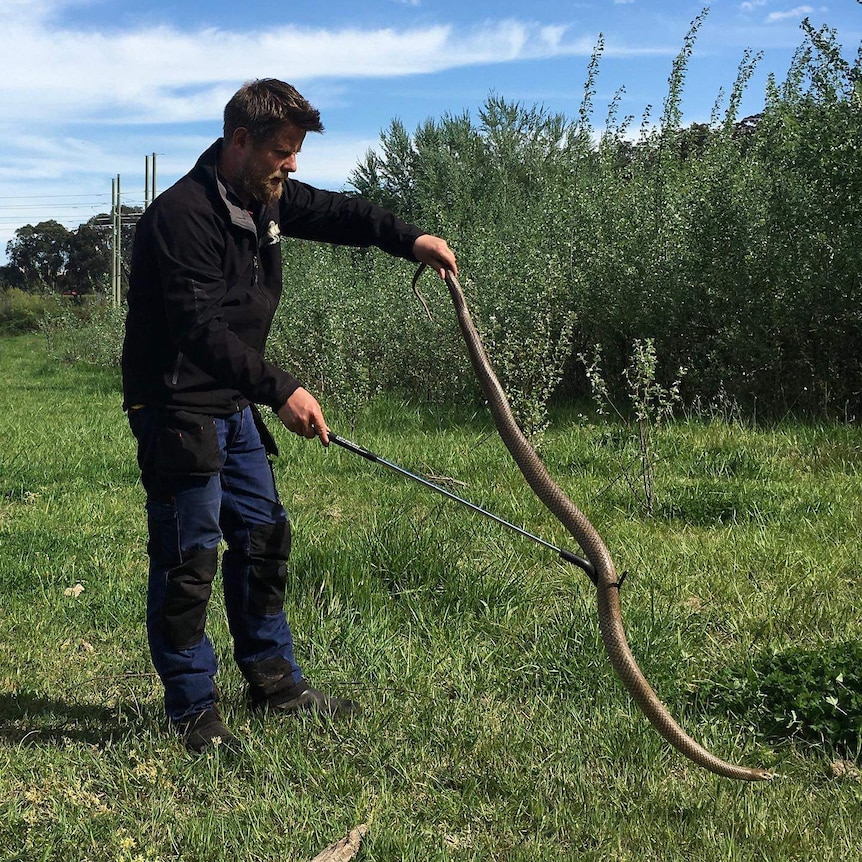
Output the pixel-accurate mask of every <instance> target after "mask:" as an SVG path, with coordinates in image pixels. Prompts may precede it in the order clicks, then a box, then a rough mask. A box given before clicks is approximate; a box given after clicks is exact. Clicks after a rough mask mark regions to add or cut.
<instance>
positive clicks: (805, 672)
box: [698, 641, 862, 757]
mask: <svg viewBox="0 0 862 862" xmlns="http://www.w3.org/2000/svg"><path fill="white" fill-rule="evenodd" d="M698 698H699V699H700V700H701V701H702V702H705V703H706V704H707V705H708V706H710V707H712V708H714V709H716V710H718V711H722V710H724V711H727V712H729V713H732V714H733V715H735V716H737V717H739V718H746V719H748V720H749V721H751V723H752V724H753V725H754V726H756V727H757V728H758V729H759V730H760V731H761V732H762V733H763V734H764V735H766V736H767V737H769V738H771V739H786V738H794V737H795V738H799V739H803V740H806V741H809V742H815V743H820V744H825V745H828V746H831V747H833V748H835V749H837V750H840V751H842V752H846V753H849V754H851V755H855V756H856V757H858V756H859V754H860V751H862V643H859V642H856V641H848V642H845V643H835V644H824V645H822V646H819V647H817V648H815V649H803V648H800V647H790V648H789V649H786V650H784V651H782V652H777V651H767V652H764V653H762V654H761V655H760V656H758V657H757V658H755V660H754V661H753V662H752V663H751V664H750V665H748V666H746V667H743V668H739V667H736V668H733V667H727V668H723V669H722V670H721V671H719V673H718V674H717V675H716V676H715V678H714V679H712V680H710V681H708V682H705V683H702V684H701V685H700V687H699V689H698Z"/></svg>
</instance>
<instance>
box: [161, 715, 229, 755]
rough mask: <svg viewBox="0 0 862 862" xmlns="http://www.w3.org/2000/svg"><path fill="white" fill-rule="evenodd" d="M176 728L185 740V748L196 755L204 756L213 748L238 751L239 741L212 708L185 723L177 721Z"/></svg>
mask: <svg viewBox="0 0 862 862" xmlns="http://www.w3.org/2000/svg"><path fill="white" fill-rule="evenodd" d="M174 728H175V729H176V731H177V733H179V735H180V736H181V737H182V738H183V743H184V744H185V747H186V748H187V749H188V750H189V751H191V752H192V753H194V754H203V753H204V752H205V751H207V750H209V749H211V748H216V747H218V748H222V747H224V748H225V749H227V750H229V751H236V750H237V749H238V748H239V740H238V739H237V738H236V737H235V736H234V735H233V734H232V733H231V732H230V731H229V730H228V729H227V728H226V727H225V726H224V723H223V722H222V720H221V715H219V712H218V710H217V709H216V708H215V707H213V706H211V707H210V708H209V709H205V710H204V711H203V712H199V713H197V714H196V715H193V716H192V717H191V718H188V719H186V720H185V721H175V722H174Z"/></svg>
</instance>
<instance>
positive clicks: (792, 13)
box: [766, 6, 814, 24]
mask: <svg viewBox="0 0 862 862" xmlns="http://www.w3.org/2000/svg"><path fill="white" fill-rule="evenodd" d="M813 11H814V7H813V6H797V7H796V8H795V9H788V10H787V11H786V12H770V13H769V15H767V16H766V23H767V24H775V23H777V22H778V21H787V20H792V19H797V18H804V17H805V16H806V15H810V14H811V13H812V12H813Z"/></svg>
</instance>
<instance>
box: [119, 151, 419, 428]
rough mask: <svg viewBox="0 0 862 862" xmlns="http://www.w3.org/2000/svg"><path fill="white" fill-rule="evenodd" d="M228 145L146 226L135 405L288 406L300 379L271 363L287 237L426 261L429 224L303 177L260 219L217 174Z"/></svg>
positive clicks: (127, 346)
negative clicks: (419, 250) (419, 241)
mask: <svg viewBox="0 0 862 862" xmlns="http://www.w3.org/2000/svg"><path fill="white" fill-rule="evenodd" d="M220 148H221V141H216V142H215V143H214V144H213V145H212V146H211V147H210V148H209V149H208V150H207V151H206V152H205V153H204V154H203V155H202V156H201V157H200V159H198V162H197V164H196V165H195V167H194V168H193V169H192V170H191V171H190V172H189V173H188V174H187V175H186V176H185V177H183V178H182V179H181V180H179V181H178V182H177V183H176V184H175V185H173V186H171V187H170V188H169V189H167V190H166V191H164V192H163V193H162V194H161V195H159V197H157V198H156V200H155V201H154V202H153V203H152V205H151V206H150V207H148V208H147V210H146V211H145V212H144V214H143V215H142V216H141V219H140V221H139V222H138V227H137V232H136V235H135V245H134V250H133V252H132V266H131V273H130V276H129V296H128V303H129V308H128V315H127V317H126V335H125V342H124V344H123V361H122V367H123V408H124V409H128V408H129V407H132V406H134V405H137V404H148V405H157V406H164V407H168V408H171V409H174V408H176V409H185V410H191V411H193V412H199V413H210V414H213V415H226V414H228V413H232V412H234V411H236V410H239V409H242V408H243V407H244V406H246V404H248V403H249V402H255V403H257V404H267V405H269V406H270V407H272V408H273V410H278V409H279V408H280V407H281V406H282V405H283V404H284V402H285V401H287V399H288V398H289V397H290V395H291V394H292V393H293V391H294V390H295V389H296V388H297V387H298V386H299V385H300V383H299V381H297V380H296V378H294V377H293V376H292V375H291V374H289V373H288V372H286V371H284V370H282V369H280V368H278V367H277V366H275V365H273V364H272V363H270V362H267V361H266V360H265V359H264V358H263V351H264V345H265V343H266V338H267V335H268V334H269V329H270V325H271V324H272V318H273V315H274V314H275V309H276V306H277V305H278V301H279V299H280V297H281V291H282V269H281V243H280V242H279V241H278V231H280V233H281V234H282V235H284V236H290V237H300V238H303V239H310V240H319V241H322V242H329V243H337V244H339V245H353V246H371V245H374V246H378V247H379V248H381V249H383V250H384V251H386V252H388V253H389V254H392V255H395V256H397V257H403V258H406V259H408V260H415V258H414V257H413V253H412V247H413V243H414V241H415V240H416V238H417V237H418V236H420V235H421V233H422V231H420V230H419V229H418V228H416V227H415V226H413V225H408V224H405V223H404V222H403V221H401V220H400V219H398V218H397V217H396V216H395V215H393V214H392V213H391V212H389V211H388V210H385V209H382V208H380V207H378V206H375V205H374V204H371V203H369V202H368V201H365V200H363V199H361V198H357V197H350V196H348V195H344V194H339V193H337V192H327V191H322V190H320V189H316V188H314V187H312V186H309V185H306V184H304V183H301V182H297V181H296V180H292V179H290V180H287V181H286V182H285V184H284V192H283V194H282V196H281V198H280V200H279V201H278V202H276V203H275V204H273V205H272V206H269V207H258V210H257V212H256V213H255V214H254V215H252V214H251V213H249V212H248V211H246V210H244V209H243V208H242V206H241V205H240V203H239V200H238V199H237V198H236V196H235V195H233V194H232V193H231V192H230V190H229V189H227V188H226V187H225V185H224V184H223V182H222V181H221V179H220V178H219V176H218V173H217V170H216V166H217V163H218V156H219V152H220ZM273 222H275V223H276V224H277V225H278V231H276V227H275V224H273Z"/></svg>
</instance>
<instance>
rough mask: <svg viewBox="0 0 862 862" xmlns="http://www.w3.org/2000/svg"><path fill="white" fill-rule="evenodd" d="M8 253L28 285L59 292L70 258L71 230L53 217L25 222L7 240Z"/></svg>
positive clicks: (11, 263)
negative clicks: (31, 223)
mask: <svg viewBox="0 0 862 862" xmlns="http://www.w3.org/2000/svg"><path fill="white" fill-rule="evenodd" d="M6 254H7V255H8V257H9V266H11V267H12V268H14V269H15V270H17V271H18V273H20V276H21V278H22V280H23V283H24V285H25V287H26V288H28V289H30V290H41V291H49V292H51V293H56V292H58V291H59V290H60V289H61V282H62V277H63V273H64V272H65V269H66V264H67V263H68V260H69V231H68V230H67V229H66V228H65V227H63V225H61V224H60V223H59V222H57V221H54V220H53V219H52V220H49V221H43V222H39V224H37V225H35V226H33V225H29V224H28V225H24V227H20V228H18V230H16V231H15V239H13V240H10V241H9V242H8V243H7V244H6Z"/></svg>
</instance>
